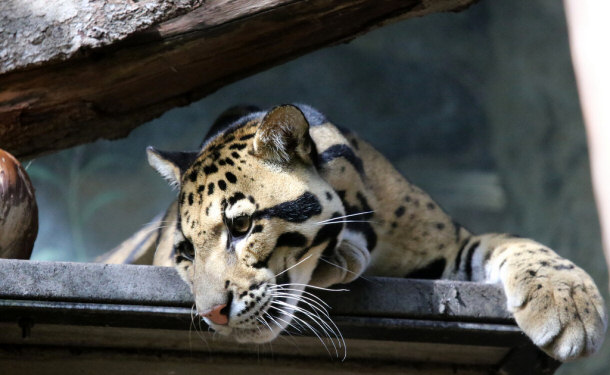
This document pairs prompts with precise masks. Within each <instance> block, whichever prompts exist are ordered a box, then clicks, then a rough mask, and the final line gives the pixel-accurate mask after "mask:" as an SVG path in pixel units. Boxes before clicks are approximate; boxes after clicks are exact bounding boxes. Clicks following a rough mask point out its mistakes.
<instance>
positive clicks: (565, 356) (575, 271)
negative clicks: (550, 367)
mask: <svg viewBox="0 0 610 375" xmlns="http://www.w3.org/2000/svg"><path fill="white" fill-rule="evenodd" d="M509 263H511V262H509ZM512 263H513V264H512V265H507V267H505V268H506V269H504V270H502V271H503V272H502V281H503V284H504V290H505V292H506V297H507V305H508V309H509V311H511V312H512V313H513V314H514V317H515V320H516V321H517V324H518V325H519V327H521V329H522V330H523V331H524V332H525V333H526V334H527V335H528V336H529V337H530V338H531V340H532V341H533V342H534V343H535V344H536V345H538V346H539V347H540V348H541V349H542V350H544V351H545V352H546V353H547V354H549V355H550V356H551V357H554V358H555V359H558V360H560V361H567V360H572V359H577V358H579V357H583V356H587V355H589V354H592V353H594V352H596V351H597V350H598V349H599V348H600V347H601V344H602V342H603V340H604V335H605V332H606V325H607V315H606V311H605V307H604V301H603V299H602V297H601V295H600V293H599V291H598V289H597V287H596V286H595V284H594V282H593V280H592V279H591V277H590V276H589V275H588V274H587V273H586V272H585V271H583V270H582V269H581V268H579V267H577V266H575V265H574V264H573V263H571V262H570V261H568V260H566V259H562V258H559V257H557V258H550V259H545V260H538V261H537V262H530V261H528V262H523V261H521V262H519V261H516V262H512ZM511 266H512V267H511Z"/></svg>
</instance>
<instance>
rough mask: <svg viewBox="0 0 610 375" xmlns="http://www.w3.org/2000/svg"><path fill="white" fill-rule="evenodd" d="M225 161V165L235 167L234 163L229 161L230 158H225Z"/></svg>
mask: <svg viewBox="0 0 610 375" xmlns="http://www.w3.org/2000/svg"><path fill="white" fill-rule="evenodd" d="M225 161H226V162H227V164H229V165H231V166H233V165H235V163H233V160H231V158H226V159H225Z"/></svg>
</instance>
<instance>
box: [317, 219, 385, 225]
mask: <svg viewBox="0 0 610 375" xmlns="http://www.w3.org/2000/svg"><path fill="white" fill-rule="evenodd" d="M345 223H374V224H379V221H373V220H341V221H332V222H330V223H314V225H331V224H345Z"/></svg>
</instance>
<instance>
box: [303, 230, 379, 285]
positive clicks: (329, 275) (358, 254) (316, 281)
mask: <svg viewBox="0 0 610 375" xmlns="http://www.w3.org/2000/svg"><path fill="white" fill-rule="evenodd" d="M351 237H352V236H351V235H350V233H349V231H346V234H345V236H344V239H343V240H342V241H341V243H340V244H339V245H338V246H337V247H336V248H335V249H334V251H333V252H332V253H331V254H323V255H322V256H321V257H320V259H319V260H318V265H317V266H316V269H315V270H314V272H313V275H312V276H311V280H310V282H309V283H310V284H311V285H314V286H319V287H328V286H331V285H334V284H346V283H349V282H352V281H354V280H356V279H357V278H358V277H359V276H360V275H361V274H362V273H363V272H364V270H365V269H366V267H367V266H368V264H369V261H370V258H371V256H370V253H369V251H368V249H366V247H365V246H364V244H362V243H361V241H352V240H351Z"/></svg>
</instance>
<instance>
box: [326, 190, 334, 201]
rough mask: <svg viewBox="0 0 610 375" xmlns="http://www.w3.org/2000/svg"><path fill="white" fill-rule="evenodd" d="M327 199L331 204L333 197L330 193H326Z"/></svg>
mask: <svg viewBox="0 0 610 375" xmlns="http://www.w3.org/2000/svg"><path fill="white" fill-rule="evenodd" d="M326 199H327V200H328V201H329V202H330V201H331V200H333V195H332V194H331V193H330V191H327V192H326Z"/></svg>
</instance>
